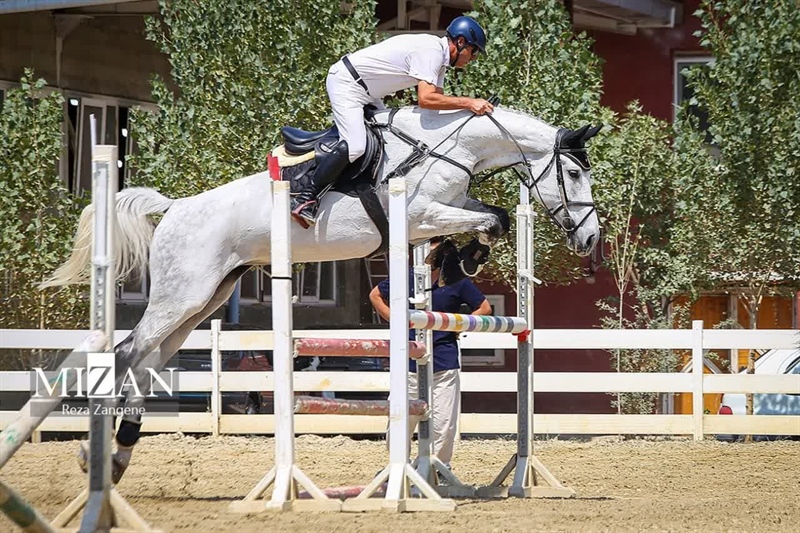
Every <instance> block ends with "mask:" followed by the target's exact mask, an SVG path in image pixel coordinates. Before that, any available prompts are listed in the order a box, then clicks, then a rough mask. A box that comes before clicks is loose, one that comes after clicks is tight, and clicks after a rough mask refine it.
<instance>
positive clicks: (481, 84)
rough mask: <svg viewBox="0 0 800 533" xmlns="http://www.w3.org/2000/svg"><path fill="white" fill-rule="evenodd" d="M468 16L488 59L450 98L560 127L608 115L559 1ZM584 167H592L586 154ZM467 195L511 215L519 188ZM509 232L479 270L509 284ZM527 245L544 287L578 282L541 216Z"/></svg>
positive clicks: (584, 42) (512, 244)
mask: <svg viewBox="0 0 800 533" xmlns="http://www.w3.org/2000/svg"><path fill="white" fill-rule="evenodd" d="M473 15H474V16H475V17H476V19H477V20H478V21H479V22H480V23H481V24H482V25H483V26H484V28H485V29H486V31H487V34H488V38H489V41H488V51H487V52H488V54H487V57H485V58H482V59H481V60H479V61H477V62H475V63H473V64H471V65H469V66H468V67H467V68H466V69H465V70H464V72H463V75H461V76H460V77H459V80H458V81H454V82H453V83H452V84H451V86H450V87H449V90H450V91H451V92H453V93H455V94H462V95H467V96H472V97H481V98H488V97H489V96H490V95H497V96H499V97H500V102H501V104H503V105H507V106H510V107H514V108H516V109H519V110H522V111H526V112H528V113H531V114H532V115H534V116H537V117H539V118H541V119H543V120H545V121H547V122H549V123H551V124H554V125H559V126H562V127H572V128H575V127H578V126H581V125H583V124H585V123H590V122H591V123H595V124H596V123H598V122H599V121H602V120H603V118H604V116H608V112H607V111H605V110H602V109H601V107H600V103H599V102H600V94H601V86H602V73H601V70H600V60H599V59H598V58H597V56H595V55H594V54H593V53H592V52H591V50H590V47H591V44H592V41H591V39H589V38H588V37H586V35H585V34H580V35H575V34H574V33H573V29H572V26H571V24H570V21H569V16H568V15H567V12H566V11H565V10H564V6H563V5H562V4H561V2H558V1H557V0H523V1H515V2H510V1H501V0H481V1H478V2H475V13H473ZM592 161H593V164H594V162H595V161H596V159H595V157H594V152H593V153H592ZM474 194H476V196H477V197H478V198H479V199H480V200H482V201H484V202H487V203H490V204H494V205H499V206H502V207H504V208H506V209H508V210H509V212H511V213H512V214H513V213H514V209H515V207H516V205H517V203H518V201H519V182H518V180H517V178H516V177H515V175H514V174H513V173H512V172H506V173H503V174H500V175H499V176H497V177H495V178H492V179H491V180H490V181H488V182H486V183H485V184H484V185H483V186H482V187H481V188H480V189H479V190H477V191H475V192H474ZM540 214H542V215H543V213H542V212H541V210H540ZM513 233H514V232H513V231H512V234H511V235H510V236H509V237H508V238H506V239H504V240H503V241H502V242H501V243H500V244H499V245H498V246H497V247H496V248H495V249H494V251H493V259H492V262H491V263H490V264H489V265H487V268H486V269H485V270H484V272H485V273H491V274H492V275H493V276H494V277H496V278H498V279H501V280H503V281H506V282H508V283H511V284H512V285H513V280H514V276H515V275H516V255H515V248H516V237H515V236H514V234H513ZM535 246H536V251H535V258H536V265H535V268H536V273H537V274H536V275H537V277H539V278H542V279H544V280H547V281H548V282H551V283H558V282H567V281H570V280H574V279H576V278H578V277H580V275H581V268H580V262H579V260H578V258H577V257H576V256H575V255H574V254H572V253H571V252H570V251H569V249H568V248H567V247H566V246H565V245H564V235H563V234H562V233H561V231H560V230H559V229H558V228H556V227H555V225H554V224H552V223H550V221H549V219H548V218H547V217H546V215H543V216H540V217H539V221H538V223H537V224H535Z"/></svg>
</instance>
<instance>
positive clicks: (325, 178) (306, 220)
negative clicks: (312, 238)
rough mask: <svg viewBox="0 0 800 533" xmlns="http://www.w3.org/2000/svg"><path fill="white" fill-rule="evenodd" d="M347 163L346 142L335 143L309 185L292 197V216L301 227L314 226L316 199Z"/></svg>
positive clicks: (348, 160)
mask: <svg viewBox="0 0 800 533" xmlns="http://www.w3.org/2000/svg"><path fill="white" fill-rule="evenodd" d="M349 163H350V159H349V157H348V149H347V141H339V142H337V143H336V144H335V145H334V146H333V148H332V149H331V151H330V152H329V153H327V154H326V155H325V156H324V157H323V158H322V161H320V163H319V166H318V167H317V169H316V170H315V171H314V175H313V176H312V177H311V180H310V183H309V185H308V186H307V187H306V188H305V189H303V190H302V191H301V192H300V193H299V194H298V195H297V196H294V197H292V216H293V217H294V218H295V220H297V222H299V223H300V225H301V226H303V227H304V228H307V227H309V226H313V225H314V224H316V222H317V219H316V211H317V201H318V198H317V197H318V196H319V195H320V193H322V191H324V190H325V188H326V187H327V186H329V185H331V184H332V183H334V182H335V181H336V179H337V178H338V177H339V175H340V174H341V173H342V171H343V170H344V169H345V167H346V166H347V165H348V164H349Z"/></svg>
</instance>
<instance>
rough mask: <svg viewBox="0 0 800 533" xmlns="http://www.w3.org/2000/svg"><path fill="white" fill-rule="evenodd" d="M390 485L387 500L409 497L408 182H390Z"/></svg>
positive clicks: (402, 180) (396, 179)
mask: <svg viewBox="0 0 800 533" xmlns="http://www.w3.org/2000/svg"><path fill="white" fill-rule="evenodd" d="M389 279H390V280H391V283H390V286H389V307H390V319H391V320H390V331H389V343H390V356H389V365H390V369H389V383H390V390H391V394H390V398H389V466H390V472H389V483H388V486H387V489H386V500H389V501H398V500H402V499H405V498H408V496H409V486H408V481H407V479H406V476H405V469H406V465H408V437H409V435H408V326H409V320H408V208H407V205H406V180H405V178H395V179H393V180H390V181H389Z"/></svg>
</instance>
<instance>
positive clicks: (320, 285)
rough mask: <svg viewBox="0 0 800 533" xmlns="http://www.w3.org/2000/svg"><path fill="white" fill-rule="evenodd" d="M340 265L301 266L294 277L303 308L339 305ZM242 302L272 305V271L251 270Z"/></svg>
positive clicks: (246, 276)
mask: <svg viewBox="0 0 800 533" xmlns="http://www.w3.org/2000/svg"><path fill="white" fill-rule="evenodd" d="M337 265H338V263H336V262H334V261H329V262H325V263H305V264H303V265H298V268H297V269H296V270H295V273H294V275H293V277H292V294H293V295H295V296H297V299H298V303H300V304H304V305H321V306H325V305H336V296H337V283H338V275H337V271H338V266H337ZM241 284H242V292H241V298H242V301H247V302H252V303H255V302H260V303H269V302H271V301H272V279H271V278H270V267H269V266H268V265H267V266H260V267H253V268H251V269H250V270H248V271H247V272H246V273H245V274H244V276H242V279H241Z"/></svg>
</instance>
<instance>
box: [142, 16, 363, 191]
mask: <svg viewBox="0 0 800 533" xmlns="http://www.w3.org/2000/svg"><path fill="white" fill-rule="evenodd" d="M351 5H352V6H353V7H352V10H351V12H350V13H349V14H348V15H345V16H343V15H342V14H341V11H340V10H341V4H340V3H339V2H304V1H300V0H270V1H266V0H258V1H253V0H226V1H223V2H216V3H209V2H196V1H194V0H176V1H166V0H162V1H161V2H160V3H159V11H160V14H161V16H160V17H153V18H151V19H149V20H148V22H147V35H148V37H149V38H150V39H152V40H153V41H155V42H156V44H157V45H158V46H159V48H160V49H161V51H162V52H164V53H165V54H166V55H167V57H168V58H169V61H170V64H171V67H172V78H173V80H174V86H173V85H172V84H171V83H169V82H167V81H165V80H162V79H156V80H154V81H153V96H154V100H155V102H156V103H157V104H158V112H157V113H155V114H152V113H148V112H143V111H138V112H136V113H135V114H134V116H133V121H134V126H133V128H132V134H133V136H134V139H135V141H136V142H137V143H138V149H139V154H138V155H137V156H134V157H132V158H131V162H132V164H133V167H134V168H135V169H136V177H135V179H134V181H135V183H136V184H140V185H146V186H151V187H155V188H157V189H159V190H160V191H161V192H162V193H165V194H167V195H168V196H186V195H191V194H197V193H199V192H201V191H204V190H208V189H210V188H213V187H216V186H218V185H221V184H223V183H226V182H228V181H230V180H233V179H236V178H239V177H242V176H245V175H248V174H252V173H255V172H259V171H262V170H264V169H265V158H266V154H267V153H268V152H269V150H271V149H272V148H273V147H274V146H275V144H277V142H278V137H277V136H278V131H279V128H280V127H281V126H283V125H285V124H293V125H296V126H299V127H307V128H321V127H323V126H326V125H327V122H328V120H329V119H328V115H329V106H330V104H329V103H328V98H327V95H326V93H325V76H326V74H327V68H328V66H330V65H332V64H333V63H334V62H336V60H337V59H339V58H340V57H341V56H342V55H344V54H345V53H347V52H351V51H353V50H356V49H358V48H361V47H363V46H365V45H367V44H369V40H370V36H371V35H373V30H374V15H373V14H374V2H371V1H367V2H355V3H352V4H351Z"/></svg>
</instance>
